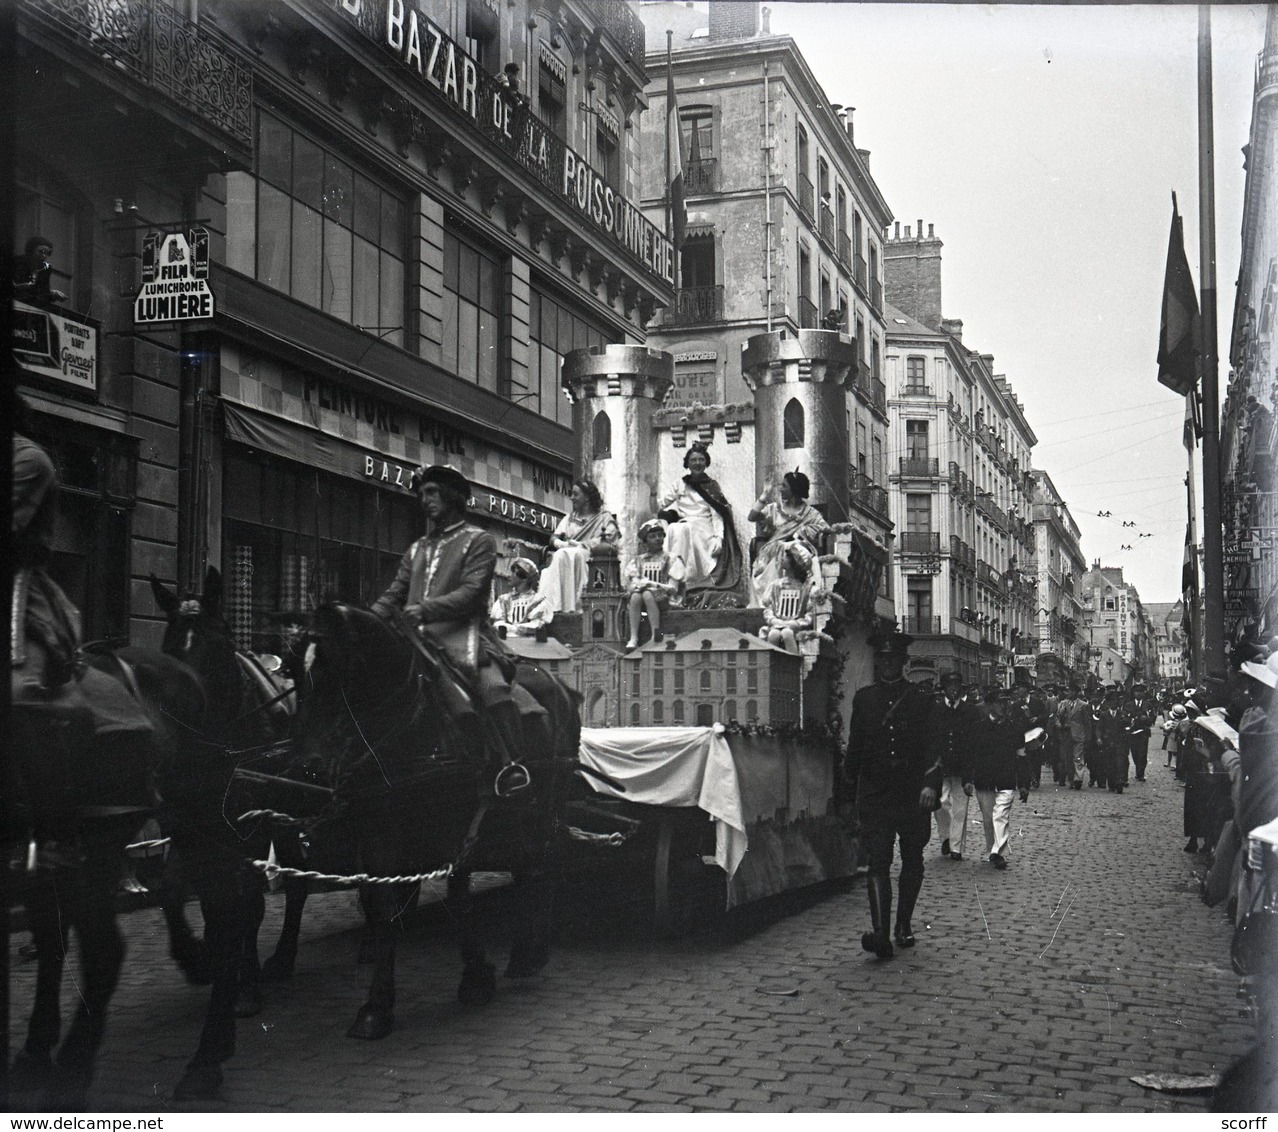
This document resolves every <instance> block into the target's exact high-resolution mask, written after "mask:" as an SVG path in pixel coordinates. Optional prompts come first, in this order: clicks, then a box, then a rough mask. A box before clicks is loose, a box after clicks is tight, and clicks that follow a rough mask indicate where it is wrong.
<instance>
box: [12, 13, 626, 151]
mask: <svg viewBox="0 0 1278 1132" xmlns="http://www.w3.org/2000/svg"><path fill="white" fill-rule="evenodd" d="M23 6H24V7H25V8H26V9H27V10H28V11H30V12H32V13H33V14H35V15H36V16H38V17H39V18H41V19H43V20H45V21H47V22H48V23H50V24H52V25H54V26H56V27H58V28H60V29H61V30H62V31H64V32H68V33H70V36H71V39H72V42H73V43H75V44H76V45H78V46H80V47H82V48H84V49H86V50H88V51H90V52H92V53H93V54H95V55H98V56H106V57H107V58H109V59H111V60H113V61H114V62H115V63H116V64H117V65H118V66H119V67H120V69H121V70H123V71H125V72H126V73H128V74H131V75H133V76H134V77H135V78H136V79H138V80H140V81H141V82H143V83H145V84H146V85H147V86H149V87H151V88H152V89H154V90H156V91H159V92H160V93H161V94H163V95H164V96H165V97H167V98H169V99H171V100H172V101H173V102H175V103H177V104H178V105H179V106H181V107H182V108H183V109H184V110H187V111H190V112H191V113H193V114H196V115H198V116H199V117H200V118H201V119H203V121H204V122H206V123H207V124H208V125H211V126H212V127H214V128H215V129H216V130H218V131H219V132H220V133H222V134H225V135H226V136H227V137H230V138H233V139H234V140H235V142H236V143H237V144H238V145H240V146H243V147H246V148H250V147H251V146H252V144H253V130H252V109H253V71H252V68H251V67H250V66H249V64H248V63H247V61H246V60H245V59H243V58H241V56H240V55H239V53H238V52H236V51H234V50H233V49H232V48H231V47H230V45H229V44H227V43H225V42H224V41H223V40H222V39H221V37H219V36H216V35H214V34H213V33H211V32H209V31H207V30H206V29H204V28H202V27H200V26H199V25H198V24H194V23H192V22H191V21H190V20H188V19H186V17H185V16H182V15H180V14H179V13H178V12H176V11H174V10H173V8H172V7H170V6H169V5H168V4H156V3H151V2H147V0H26V2H25V4H24V5H23ZM620 6H623V7H624V5H620Z"/></svg>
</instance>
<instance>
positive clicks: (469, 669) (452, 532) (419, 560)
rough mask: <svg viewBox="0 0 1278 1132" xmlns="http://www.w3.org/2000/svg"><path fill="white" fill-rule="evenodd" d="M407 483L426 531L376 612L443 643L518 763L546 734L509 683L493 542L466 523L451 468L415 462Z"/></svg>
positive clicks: (462, 486) (463, 491)
mask: <svg viewBox="0 0 1278 1132" xmlns="http://www.w3.org/2000/svg"><path fill="white" fill-rule="evenodd" d="M411 484H412V487H413V490H414V491H415V492H416V493H417V498H418V500H419V501H420V503H421V505H422V512H423V514H424V515H425V517H426V523H427V533H426V534H425V535H424V536H422V537H421V538H419V539H418V540H417V541H416V542H414V543H413V544H412V546H410V547H409V548H408V549H407V550H406V551H405V552H404V556H403V558H402V559H401V560H400V563H399V569H398V570H397V571H396V573H395V580H394V581H393V582H392V583H391V584H390V587H389V588H388V589H387V591H386V592H385V593H384V594H382V596H381V597H380V598H378V599H377V601H376V602H374V603H373V612H374V613H376V614H378V615H379V616H381V617H385V618H387V619H388V620H390V619H393V618H394V617H395V616H396V615H397V614H399V613H401V612H402V613H403V614H405V615H407V617H408V618H409V619H410V620H411V622H412V623H413V625H414V626H416V627H417V629H418V631H420V632H421V633H423V634H424V635H426V636H428V637H430V638H431V639H433V640H434V641H435V642H436V643H438V644H440V645H442V646H443V648H444V649H445V651H446V652H447V653H448V655H449V657H450V659H451V660H452V661H453V663H454V664H455V665H457V666H458V667H459V668H460V669H461V671H462V674H463V675H464V676H465V677H467V678H468V679H469V681H470V682H471V684H472V685H473V692H474V694H475V695H476V696H477V698H478V699H479V701H480V704H481V705H482V709H483V712H484V714H485V717H486V722H487V723H488V724H489V725H490V727H491V729H492V731H493V732H495V738H496V739H497V740H498V742H499V743H500V745H501V746H502V747H503V748H504V752H503V754H504V756H505V761H507V762H518V761H521V760H520V757H519V756H520V754H521V752H523V751H524V750H526V749H527V748H528V747H529V745H530V744H529V736H530V734H531V735H532V736H533V737H534V738H533V741H534V744H535V745H536V746H537V747H538V748H539V749H547V748H548V745H549V741H550V737H549V736H548V735H546V734H545V730H546V728H545V725H544V720H545V709H544V708H542V707H541V705H540V704H538V703H537V702H536V700H534V699H533V697H532V696H531V695H530V694H529V693H528V692H526V691H525V690H524V689H523V688H521V687H519V686H518V685H516V684H514V683H513V680H514V675H515V664H514V658H513V657H512V656H511V654H510V653H509V652H507V651H506V649H505V648H504V647H503V645H502V644H501V641H500V640H499V639H498V637H497V634H496V633H495V632H494V631H493V627H492V624H491V622H490V621H489V617H488V613H489V609H490V607H491V605H492V582H493V574H494V573H495V571H496V568H497V541H496V539H494V538H493V536H492V535H490V534H489V533H488V532H487V531H484V530H482V529H481V528H479V527H477V526H475V525H474V524H473V523H468V522H467V521H466V511H467V508H468V507H469V505H470V494H471V492H470V482H469V481H468V480H467V479H466V477H465V476H463V475H462V474H461V472H459V471H457V470H456V469H455V468H450V467H448V466H446V465H442V464H434V465H432V466H430V467H421V468H418V469H417V470H416V471H415V472H413V475H412V479H411ZM477 706H478V705H477ZM530 725H531V727H532V730H531V732H530Z"/></svg>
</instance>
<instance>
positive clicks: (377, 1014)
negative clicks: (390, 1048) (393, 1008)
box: [346, 1006, 392, 1042]
mask: <svg viewBox="0 0 1278 1132" xmlns="http://www.w3.org/2000/svg"><path fill="white" fill-rule="evenodd" d="M391 1017H392V1016H391V1012H390V1011H389V1010H380V1009H378V1008H377V1007H374V1006H361V1007H360V1009H359V1013H358V1014H356V1015H355V1021H354V1022H352V1023H351V1027H350V1029H349V1030H347V1031H346V1036H347V1037H348V1038H360V1039H362V1040H363V1041H366V1042H379V1041H381V1040H382V1038H384V1037H386V1035H387V1034H389V1033H390V1032H391Z"/></svg>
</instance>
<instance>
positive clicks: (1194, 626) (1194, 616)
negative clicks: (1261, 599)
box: [1180, 391, 1202, 685]
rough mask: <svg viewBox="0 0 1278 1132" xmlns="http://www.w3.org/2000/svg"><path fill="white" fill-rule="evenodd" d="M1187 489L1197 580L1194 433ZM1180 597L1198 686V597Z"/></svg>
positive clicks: (1191, 675) (1191, 550) (1191, 671)
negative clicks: (1187, 627)
mask: <svg viewBox="0 0 1278 1132" xmlns="http://www.w3.org/2000/svg"><path fill="white" fill-rule="evenodd" d="M1189 395H1190V396H1191V397H1192V396H1193V395H1194V394H1193V392H1192V391H1191V392H1190V394H1189ZM1190 411H1191V412H1192V411H1193V410H1192V409H1191V410H1190ZM1190 427H1191V429H1192V427H1193V426H1192V425H1191V426H1190ZM1185 487H1186V488H1187V489H1188V492H1189V555H1190V559H1189V561H1190V565H1192V566H1193V569H1194V577H1195V578H1196V577H1198V504H1197V500H1195V498H1194V445H1193V435H1192V432H1191V435H1190V442H1189V475H1187V476H1186V477H1185ZM1196 588H1197V587H1195V589H1196ZM1180 597H1181V600H1182V601H1183V602H1185V604H1186V606H1187V608H1186V610H1185V618H1184V621H1187V622H1188V624H1189V678H1190V679H1191V680H1193V682H1194V684H1195V685H1197V684H1198V682H1199V680H1200V679H1201V678H1202V672H1201V669H1202V650H1201V649H1200V648H1199V641H1200V640H1201V639H1202V638H1201V636H1200V633H1201V626H1200V625H1199V619H1200V618H1199V614H1198V595H1197V594H1196V593H1195V592H1194V591H1193V590H1191V591H1190V592H1189V593H1188V594H1186V593H1185V588H1184V586H1183V585H1182V586H1181V594H1180Z"/></svg>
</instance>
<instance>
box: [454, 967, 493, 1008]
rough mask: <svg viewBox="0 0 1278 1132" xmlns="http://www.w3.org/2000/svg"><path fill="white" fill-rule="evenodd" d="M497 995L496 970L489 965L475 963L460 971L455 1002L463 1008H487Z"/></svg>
mask: <svg viewBox="0 0 1278 1132" xmlns="http://www.w3.org/2000/svg"><path fill="white" fill-rule="evenodd" d="M496 994H497V969H496V968H495V967H494V966H493V965H492V964H491V963H475V964H472V965H471V966H469V967H467V968H466V969H465V970H464V971H462V977H461V983H460V984H459V985H458V987H457V1001H458V1002H460V1003H462V1005H464V1006H487V1005H488V1004H489V1003H490V1002H492V1000H493V997H494V996H495V995H496Z"/></svg>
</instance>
